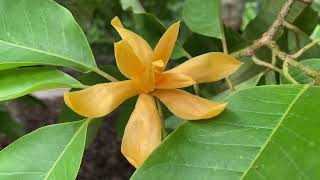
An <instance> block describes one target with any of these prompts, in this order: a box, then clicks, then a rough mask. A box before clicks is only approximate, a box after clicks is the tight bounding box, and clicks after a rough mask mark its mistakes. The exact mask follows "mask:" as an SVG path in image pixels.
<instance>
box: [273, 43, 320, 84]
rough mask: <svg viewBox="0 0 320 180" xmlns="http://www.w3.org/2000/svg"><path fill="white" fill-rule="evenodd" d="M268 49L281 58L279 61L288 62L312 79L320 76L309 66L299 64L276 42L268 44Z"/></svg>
mask: <svg viewBox="0 0 320 180" xmlns="http://www.w3.org/2000/svg"><path fill="white" fill-rule="evenodd" d="M268 47H269V48H270V49H271V50H273V51H274V52H275V53H276V55H277V56H278V57H279V59H281V60H283V61H287V62H288V64H289V65H291V66H294V67H296V68H298V69H300V70H301V71H303V72H304V73H305V74H306V75H308V76H310V77H312V78H316V77H317V76H319V73H318V72H317V71H315V70H313V69H311V68H310V67H308V66H305V65H303V64H301V63H299V62H297V61H296V60H294V59H293V58H292V57H291V56H290V55H289V54H287V53H285V52H282V51H281V50H280V49H279V47H278V45H277V44H276V43H275V42H270V43H269V44H268Z"/></svg>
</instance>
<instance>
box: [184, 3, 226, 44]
mask: <svg viewBox="0 0 320 180" xmlns="http://www.w3.org/2000/svg"><path fill="white" fill-rule="evenodd" d="M220 9H221V4H220V0H208V1H205V2H204V1H202V0H186V1H185V3H184V6H183V19H184V21H185V22H186V24H187V26H188V27H189V28H190V29H191V31H193V32H195V33H199V34H202V35H205V36H210V37H216V38H219V39H222V38H223V26H222V22H221V13H220V12H221V11H220Z"/></svg>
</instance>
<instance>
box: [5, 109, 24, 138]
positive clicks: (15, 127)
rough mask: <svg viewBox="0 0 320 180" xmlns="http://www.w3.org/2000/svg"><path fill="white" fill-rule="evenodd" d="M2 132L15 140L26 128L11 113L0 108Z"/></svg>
mask: <svg viewBox="0 0 320 180" xmlns="http://www.w3.org/2000/svg"><path fill="white" fill-rule="evenodd" d="M0 133H4V134H5V135H6V136H8V137H9V138H11V139H13V140H14V139H17V138H19V137H21V136H22V135H24V134H25V133H26V130H25V129H24V128H23V126H22V125H21V124H20V123H18V122H16V121H15V120H14V119H13V118H11V116H10V114H9V113H7V112H4V111H1V110H0Z"/></svg>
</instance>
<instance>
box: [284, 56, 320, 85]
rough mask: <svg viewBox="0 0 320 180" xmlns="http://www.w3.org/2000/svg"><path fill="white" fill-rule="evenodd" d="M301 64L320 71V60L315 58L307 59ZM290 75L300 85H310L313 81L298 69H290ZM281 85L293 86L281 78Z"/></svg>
mask: <svg viewBox="0 0 320 180" xmlns="http://www.w3.org/2000/svg"><path fill="white" fill-rule="evenodd" d="M301 64H303V65H306V66H308V67H310V68H312V69H313V70H316V71H320V58H315V59H307V60H304V61H301ZM289 74H290V75H291V77H292V78H294V79H295V80H296V81H297V82H298V83H300V84H308V83H310V82H311V81H312V80H313V79H312V78H311V77H309V76H307V75H305V74H304V73H303V71H301V70H300V69H298V68H296V67H292V66H290V67H289ZM281 83H282V84H291V83H290V82H289V81H288V80H287V79H286V78H284V77H283V76H281Z"/></svg>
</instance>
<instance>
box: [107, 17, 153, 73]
mask: <svg viewBox="0 0 320 180" xmlns="http://www.w3.org/2000/svg"><path fill="white" fill-rule="evenodd" d="M111 24H112V26H113V27H114V28H115V29H116V30H117V31H118V33H119V34H120V36H121V38H122V39H123V40H126V41H128V43H129V44H130V46H131V48H132V49H133V51H134V52H135V54H136V56H137V57H138V58H139V59H140V61H142V62H143V63H144V64H145V65H146V66H148V67H151V63H152V62H151V61H152V55H153V51H152V48H151V47H150V45H149V44H148V43H147V42H146V41H145V40H144V39H143V38H142V37H140V36H139V35H137V34H136V33H134V32H132V31H129V30H127V29H126V28H124V27H123V26H122V24H121V21H120V19H119V18H118V17H115V18H113V19H112V21H111Z"/></svg>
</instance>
